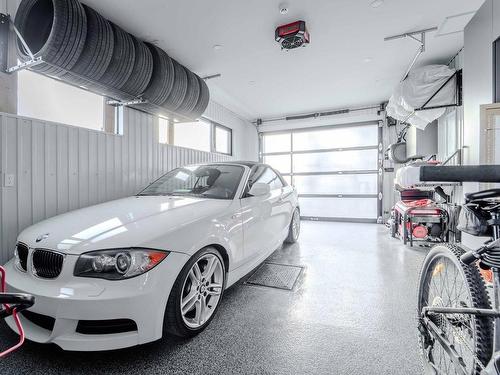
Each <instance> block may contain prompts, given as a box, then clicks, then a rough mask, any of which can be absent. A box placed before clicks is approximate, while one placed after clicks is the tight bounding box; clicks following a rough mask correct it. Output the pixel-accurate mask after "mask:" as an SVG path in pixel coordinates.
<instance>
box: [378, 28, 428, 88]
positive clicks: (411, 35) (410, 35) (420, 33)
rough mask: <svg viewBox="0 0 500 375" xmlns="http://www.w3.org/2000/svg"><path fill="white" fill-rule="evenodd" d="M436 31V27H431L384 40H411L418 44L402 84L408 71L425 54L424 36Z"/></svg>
mask: <svg viewBox="0 0 500 375" xmlns="http://www.w3.org/2000/svg"><path fill="white" fill-rule="evenodd" d="M437 29H438V28H437V27H431V28H428V29H423V30H418V31H412V32H409V33H404V34H398V35H393V36H389V37H387V38H384V41H386V42H387V41H389V40H395V39H403V38H411V39H413V40H415V41H417V42H418V43H419V44H420V46H419V47H418V50H417V52H416V54H415V57H414V58H413V60H412V61H411V63H410V65H409V66H408V68H407V69H406V71H405V74H404V75H403V78H402V79H401V82H403V81H404V80H405V79H406V77H408V74H410V71H411V70H412V69H413V66H414V65H415V63H416V62H417V60H418V58H419V57H420V55H421V54H422V53H424V52H425V34H426V33H428V32H431V31H436V30H437ZM418 36H420V37H418Z"/></svg>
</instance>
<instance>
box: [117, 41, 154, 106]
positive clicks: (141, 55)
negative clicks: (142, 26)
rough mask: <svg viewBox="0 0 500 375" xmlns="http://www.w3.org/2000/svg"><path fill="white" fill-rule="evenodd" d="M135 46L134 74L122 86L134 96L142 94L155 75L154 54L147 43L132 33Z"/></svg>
mask: <svg viewBox="0 0 500 375" xmlns="http://www.w3.org/2000/svg"><path fill="white" fill-rule="evenodd" d="M131 38H132V40H133V42H134V48H135V61H134V68H133V70H132V74H131V75H130V77H129V79H128V81H127V82H126V83H125V84H124V85H123V87H122V88H121V90H122V91H124V92H125V93H127V94H130V95H132V96H134V97H137V96H139V95H141V94H142V93H143V92H144V90H146V87H147V86H148V84H149V81H150V80H151V76H152V75H153V55H152V54H151V51H150V50H149V48H148V47H146V45H145V44H144V43H143V42H142V41H140V40H139V39H137V38H136V37H135V36H133V35H131Z"/></svg>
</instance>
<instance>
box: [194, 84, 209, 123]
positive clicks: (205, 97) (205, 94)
mask: <svg viewBox="0 0 500 375" xmlns="http://www.w3.org/2000/svg"><path fill="white" fill-rule="evenodd" d="M198 82H199V84H200V95H199V97H198V102H197V103H196V105H195V107H194V108H193V110H192V111H191V117H192V118H195V119H197V118H199V117H200V116H201V115H202V114H203V112H205V109H207V106H208V102H209V101H210V91H209V90H208V86H207V84H206V83H205V80H203V79H202V78H200V77H198Z"/></svg>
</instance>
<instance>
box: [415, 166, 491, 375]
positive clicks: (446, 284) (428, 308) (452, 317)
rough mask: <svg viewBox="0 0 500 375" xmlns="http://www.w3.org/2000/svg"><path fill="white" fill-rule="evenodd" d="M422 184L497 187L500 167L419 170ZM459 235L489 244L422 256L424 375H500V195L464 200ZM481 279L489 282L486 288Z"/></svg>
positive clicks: (439, 248) (443, 248) (449, 247)
mask: <svg viewBox="0 0 500 375" xmlns="http://www.w3.org/2000/svg"><path fill="white" fill-rule="evenodd" d="M420 180H421V181H429V182H431V181H432V182H442V183H444V182H500V165H495V166H491V165H490V166H459V167H440V166H431V167H422V168H421V170H420ZM457 229H459V230H461V231H462V232H466V233H469V234H472V235H474V236H487V237H488V238H489V240H488V241H487V242H486V243H485V244H484V245H483V246H481V247H480V248H478V249H475V250H470V249H467V248H465V246H463V245H462V244H460V243H455V244H450V243H442V244H438V245H436V246H434V247H433V248H432V249H431V250H430V252H429V253H428V255H427V256H426V258H425V260H424V263H423V265H422V269H421V273H420V278H419V287H418V332H419V343H420V348H421V351H422V355H423V359H424V361H423V362H424V369H425V372H426V374H433V375H441V374H444V375H449V374H459V375H479V374H481V375H500V189H490V190H485V191H479V192H477V193H472V194H466V196H465V204H463V205H462V209H461V213H460V219H459V223H458V225H457ZM485 275H486V276H491V279H490V280H487V281H488V285H489V286H488V287H487V286H486V283H485ZM490 295H491V297H492V299H493V306H492V305H491V302H490Z"/></svg>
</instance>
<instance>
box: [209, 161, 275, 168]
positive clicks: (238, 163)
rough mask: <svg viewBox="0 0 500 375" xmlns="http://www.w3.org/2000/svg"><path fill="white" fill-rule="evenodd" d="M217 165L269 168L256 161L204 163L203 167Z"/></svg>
mask: <svg viewBox="0 0 500 375" xmlns="http://www.w3.org/2000/svg"><path fill="white" fill-rule="evenodd" d="M217 164H226V165H243V166H245V167H248V168H250V169H252V168H253V167H255V166H256V165H263V166H266V167H268V165H267V164H264V163H259V162H256V161H247V160H234V161H233V160H228V161H219V162H214V163H203V164H201V165H217Z"/></svg>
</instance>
